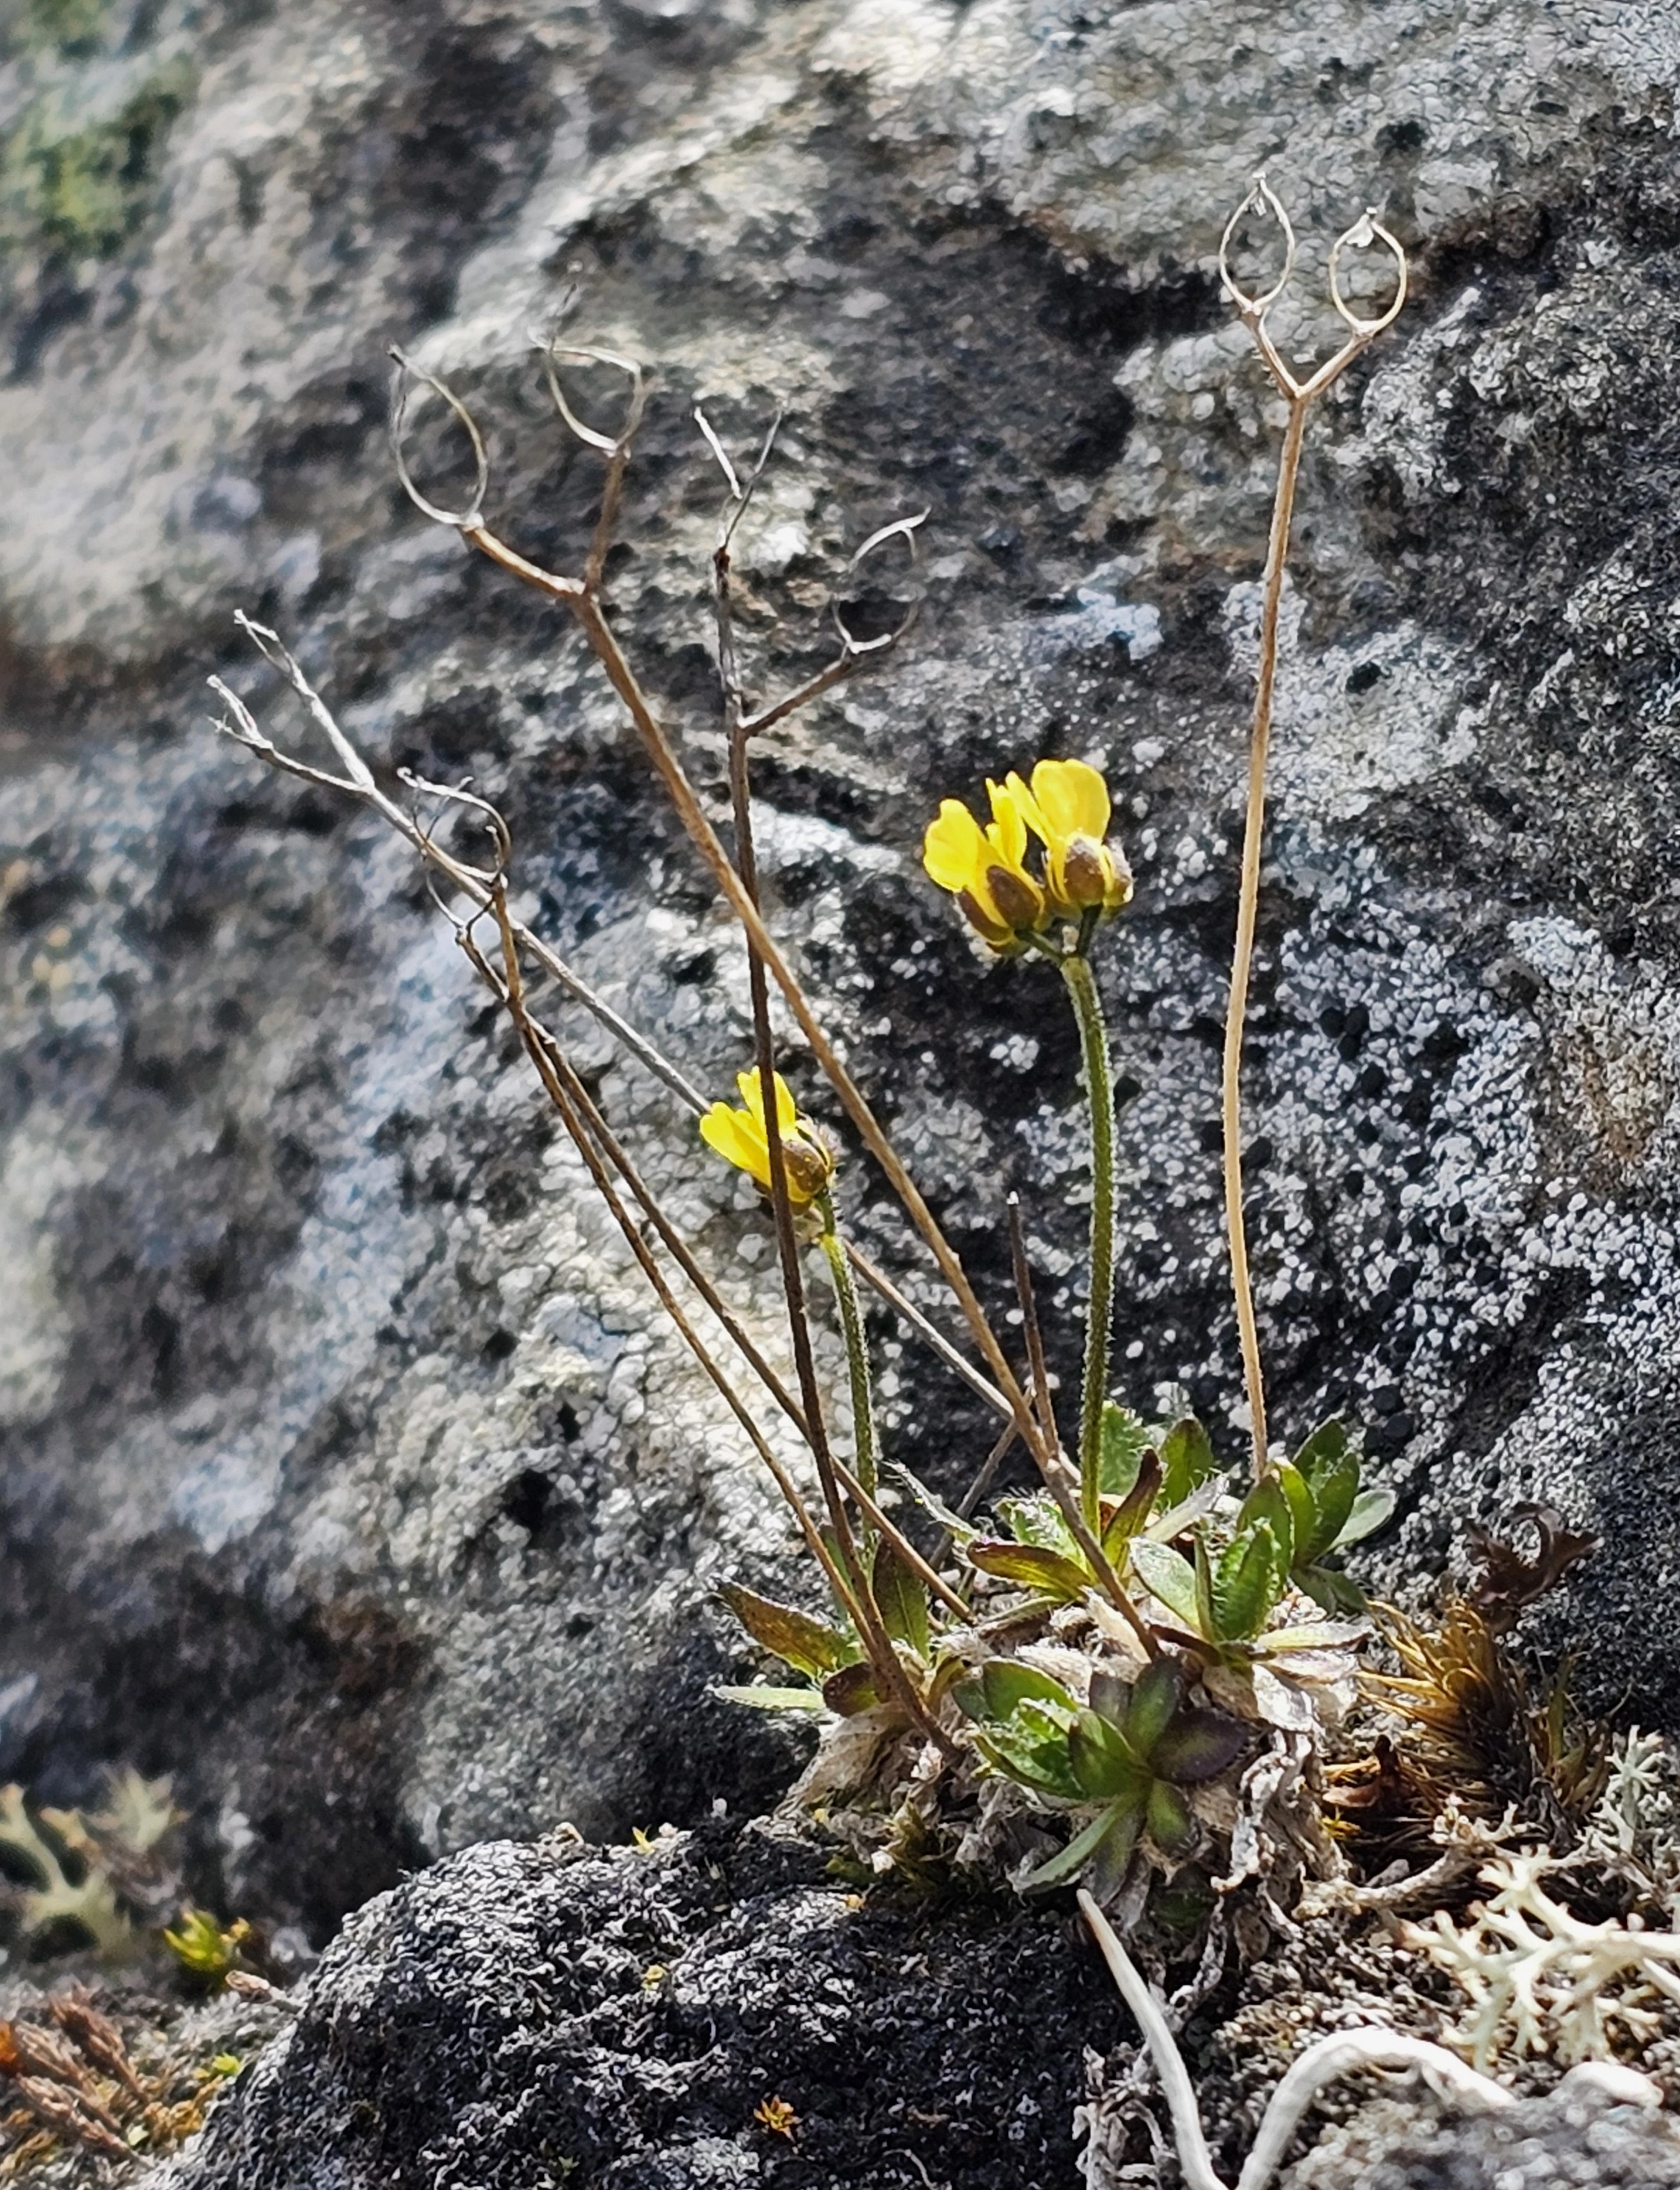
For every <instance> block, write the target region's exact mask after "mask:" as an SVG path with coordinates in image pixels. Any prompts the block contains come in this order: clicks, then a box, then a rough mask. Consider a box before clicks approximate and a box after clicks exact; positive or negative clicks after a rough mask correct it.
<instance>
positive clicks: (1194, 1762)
mask: <svg viewBox="0 0 1680 2190" xmlns="http://www.w3.org/2000/svg"><path fill="white" fill-rule="evenodd" d="M1248 1739H1249V1736H1248V1728H1246V1726H1245V1725H1244V1724H1243V1722H1242V1721H1241V1720H1240V1718H1233V1717H1232V1716H1231V1715H1230V1713H1229V1711H1180V1712H1179V1713H1178V1716H1177V1717H1176V1718H1175V1719H1174V1720H1173V1721H1172V1724H1171V1725H1170V1726H1169V1727H1168V1728H1166V1732H1165V1733H1163V1734H1162V1735H1161V1738H1160V1739H1159V1740H1158V1741H1157V1742H1156V1743H1155V1747H1154V1748H1153V1749H1152V1750H1150V1751H1149V1768H1150V1770H1151V1771H1152V1772H1154V1773H1155V1775H1156V1777H1157V1778H1158V1779H1170V1780H1172V1783H1173V1784H1174V1785H1175V1786H1179V1787H1191V1786H1195V1785H1196V1784H1199V1783H1200V1781H1201V1780H1204V1779H1217V1778H1218V1777H1219V1774H1220V1773H1222V1772H1226V1771H1229V1769H1230V1767H1231V1766H1232V1765H1233V1764H1234V1763H1235V1762H1236V1761H1237V1759H1238V1757H1239V1756H1241V1755H1242V1752H1243V1750H1245V1749H1246V1748H1247V1746H1248Z"/></svg>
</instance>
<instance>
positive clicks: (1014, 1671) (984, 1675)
mask: <svg viewBox="0 0 1680 2190" xmlns="http://www.w3.org/2000/svg"><path fill="white" fill-rule="evenodd" d="M951 1693H952V1694H953V1695H955V1697H956V1700H957V1703H958V1704H959V1705H960V1706H961V1707H962V1710H964V1711H967V1712H968V1716H969V1717H970V1718H975V1719H981V1720H987V1719H991V1720H998V1721H1002V1720H1003V1719H1006V1718H1009V1717H1012V1716H1013V1714H1014V1713H1015V1711H1017V1710H1019V1707H1020V1705H1022V1704H1024V1703H1028V1702H1033V1703H1041V1704H1049V1705H1053V1706H1056V1707H1059V1709H1061V1710H1063V1711H1066V1713H1067V1714H1068V1717H1069V1720H1070V1722H1071V1720H1072V1717H1073V1715H1074V1713H1075V1712H1076V1711H1077V1710H1078V1708H1079V1706H1078V1705H1077V1704H1076V1703H1075V1701H1074V1699H1073V1698H1072V1697H1071V1696H1070V1694H1068V1692H1067V1690H1066V1689H1065V1688H1064V1687H1063V1686H1062V1684H1061V1682H1059V1681H1054V1680H1052V1679H1051V1677H1050V1676H1049V1674H1048V1673H1041V1672H1040V1671H1039V1670H1038V1668H1037V1667H1036V1665H1022V1663H1021V1661H1020V1660H1019V1658H988V1659H987V1660H986V1661H985V1665H982V1666H981V1667H980V1670H979V1673H978V1674H977V1675H976V1676H975V1677H974V1678H973V1680H969V1681H964V1682H962V1685H961V1686H960V1687H958V1688H954V1689H953V1690H952V1691H951ZM971 1699H972V1700H971Z"/></svg>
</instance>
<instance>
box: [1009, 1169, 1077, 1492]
mask: <svg viewBox="0 0 1680 2190" xmlns="http://www.w3.org/2000/svg"><path fill="white" fill-rule="evenodd" d="M1004 1207H1005V1211H1006V1213H1007V1217H1008V1221H1009V1262H1010V1268H1011V1269H1012V1270H1013V1274H1014V1279H1015V1297H1016V1299H1017V1300H1018V1301H1019V1302H1020V1304H1021V1327H1022V1330H1023V1331H1024V1334H1025V1337H1026V1342H1027V1366H1028V1368H1029V1369H1030V1370H1031V1371H1032V1396H1033V1399H1034V1401H1035V1403H1036V1405H1037V1408H1038V1419H1039V1422H1040V1424H1041V1427H1042V1428H1043V1431H1044V1438H1045V1442H1046V1444H1050V1445H1053V1446H1054V1447H1055V1448H1056V1450H1058V1451H1059V1450H1060V1449H1061V1443H1062V1438H1061V1432H1060V1431H1059V1429H1058V1428H1057V1427H1056V1403H1055V1399H1054V1398H1053V1395H1052V1393H1051V1390H1050V1371H1049V1369H1048V1367H1047V1364H1046V1363H1045V1359H1044V1334H1043V1332H1042V1331H1041V1330H1040V1329H1039V1327H1038V1304H1037V1302H1036V1300H1035V1299H1034V1297H1033V1290H1032V1265H1031V1264H1030V1262H1028V1260H1027V1243H1026V1234H1024V1232H1023V1230H1022V1228H1021V1200H1020V1196H1019V1194H1010V1195H1009V1197H1008V1199H1007V1201H1006V1203H1005V1205H1004ZM1086 1518H1087V1522H1089V1521H1093V1520H1094V1519H1095V1518H1096V1517H1095V1515H1094V1514H1087V1517H1086Z"/></svg>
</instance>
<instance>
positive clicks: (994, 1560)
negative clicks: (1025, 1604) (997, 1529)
mask: <svg viewBox="0 0 1680 2190" xmlns="http://www.w3.org/2000/svg"><path fill="white" fill-rule="evenodd" d="M962 1556H963V1557H964V1558H965V1559H967V1560H968V1563H969V1565H970V1566H973V1567H978V1568H979V1570H980V1572H981V1573H982V1574H996V1576H997V1578H998V1580H1000V1581H1013V1582H1018V1583H1019V1585H1020V1586H1021V1587H1022V1588H1023V1589H1036V1590H1042V1591H1044V1593H1045V1595H1046V1596H1047V1597H1055V1598H1056V1599H1057V1600H1058V1602H1059V1603H1064V1604H1076V1603H1078V1601H1079V1599H1080V1598H1081V1597H1083V1596H1084V1595H1085V1593H1086V1591H1087V1590H1088V1589H1089V1588H1090V1586H1091V1577H1090V1576H1089V1574H1087V1573H1086V1571H1085V1569H1084V1568H1083V1567H1078V1566H1076V1565H1075V1564H1074V1563H1073V1561H1072V1560H1071V1559H1070V1558H1068V1557H1064V1555H1063V1553H1062V1552H1051V1551H1046V1550H1045V1549H1044V1548H1043V1547H1042V1546H1040V1545H1037V1544H1007V1543H1004V1542H1003V1541H1002V1540H1000V1539H999V1538H997V1537H996V1536H976V1537H975V1539H974V1540H973V1542H972V1543H971V1544H968V1545H965V1546H964V1547H963V1552H962Z"/></svg>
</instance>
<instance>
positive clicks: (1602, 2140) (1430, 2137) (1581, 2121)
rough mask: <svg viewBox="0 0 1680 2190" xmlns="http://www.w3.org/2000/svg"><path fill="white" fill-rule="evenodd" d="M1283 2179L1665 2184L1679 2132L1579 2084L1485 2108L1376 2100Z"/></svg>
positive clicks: (1356, 2186) (1440, 2189)
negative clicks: (1493, 2108)
mask: <svg viewBox="0 0 1680 2190" xmlns="http://www.w3.org/2000/svg"><path fill="white" fill-rule="evenodd" d="M1431 2111H1433V2112H1434V2113H1435V2114H1436V2119H1433V2120H1431V2119H1427V2116H1428V2114H1429V2113H1430V2112H1431ZM1283 2182H1284V2186H1285V2190H1518V2186H1519V2185H1520V2186H1521V2190H1575V2186H1576V2185H1581V2186H1582V2190H1588V2186H1590V2190H1665V2186H1666V2185H1669V2184H1673V2183H1677V2182H1680V2133H1677V2131H1676V2130H1675V2126H1674V2123H1673V2121H1672V2119H1671V2118H1670V2117H1669V2116H1668V2115H1667V2114H1662V2113H1650V2112H1649V2111H1648V2110H1647V2109H1646V2108H1642V2107H1638V2106H1630V2105H1627V2104H1625V2103H1620V2102H1617V2101H1616V2100H1615V2099H1614V2098H1612V2097H1609V2096H1606V2095H1605V2094H1603V2093H1594V2092H1592V2091H1583V2090H1572V2091H1568V2092H1564V2091H1558V2092H1555V2093H1553V2094H1552V2096H1549V2097H1547V2098H1542V2099H1524V2100H1522V2101H1519V2102H1518V2104H1517V2105H1515V2106H1513V2107H1510V2108H1504V2109H1502V2110H1501V2111H1500V2112H1498V2113H1475V2112H1471V2113H1464V2112H1461V2111H1458V2110H1456V2109H1447V2108H1437V2109H1431V2108H1428V2107H1427V2104H1426V2105H1424V2106H1422V2107H1421V2106H1420V2105H1419V2103H1418V2101H1417V2100H1416V2097H1413V2098H1412V2099H1410V2101H1405V2102H1401V2101H1396V2100H1392V2099H1382V2100H1376V2101H1374V2102H1372V2103H1371V2105H1369V2106H1367V2107H1365V2108H1361V2109H1360V2111H1359V2113H1356V2114H1355V2115H1354V2118H1353V2119H1352V2121H1351V2122H1349V2123H1348V2124H1347V2125H1344V2126H1342V2127H1340V2128H1337V2129H1333V2130H1329V2131H1327V2132H1326V2133H1325V2136H1323V2137H1322V2139H1321V2140H1320V2142H1318V2143H1316V2144H1315V2145H1314V2148H1313V2150H1312V2151H1311V2152H1310V2153H1308V2156H1307V2157H1306V2158H1305V2159H1303V2160H1302V2161H1301V2162H1300V2164H1298V2165H1297V2166H1296V2167H1294V2168H1291V2170H1289V2171H1288V2173H1287V2174H1286V2176H1284V2177H1283Z"/></svg>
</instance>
